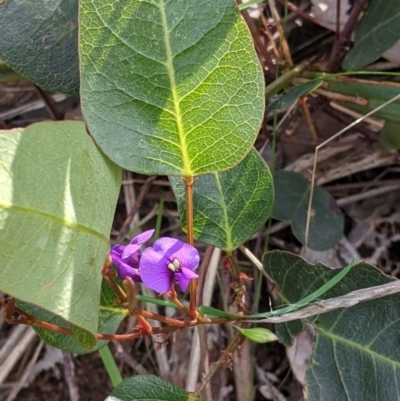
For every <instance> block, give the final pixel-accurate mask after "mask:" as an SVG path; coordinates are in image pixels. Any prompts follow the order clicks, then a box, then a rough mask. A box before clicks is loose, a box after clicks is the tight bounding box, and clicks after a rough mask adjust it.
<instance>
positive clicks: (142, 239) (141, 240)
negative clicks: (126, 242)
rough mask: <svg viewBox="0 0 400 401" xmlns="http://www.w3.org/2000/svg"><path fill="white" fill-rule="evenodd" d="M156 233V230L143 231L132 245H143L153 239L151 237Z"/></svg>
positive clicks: (134, 238) (134, 239)
mask: <svg viewBox="0 0 400 401" xmlns="http://www.w3.org/2000/svg"><path fill="white" fill-rule="evenodd" d="M154 231H155V230H147V231H143V232H142V233H141V234H139V235H137V236H136V237H133V238H132V241H131V242H130V243H131V244H133V245H143V244H144V243H145V242H147V241H148V240H149V239H150V238H151V236H152V235H153V234H154Z"/></svg>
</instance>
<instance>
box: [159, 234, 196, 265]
mask: <svg viewBox="0 0 400 401" xmlns="http://www.w3.org/2000/svg"><path fill="white" fill-rule="evenodd" d="M153 247H154V250H155V251H156V252H159V253H161V254H164V255H165V257H166V258H167V259H168V260H169V261H170V262H172V261H173V260H174V259H177V260H178V261H179V263H180V265H181V266H183V267H186V268H187V269H190V270H196V269H197V268H198V267H199V263H200V256H199V253H198V252H197V249H196V248H195V247H194V246H192V245H189V244H186V243H185V242H182V241H179V240H177V239H175V238H168V237H164V238H160V239H158V240H157V241H156V242H155V243H154V245H153Z"/></svg>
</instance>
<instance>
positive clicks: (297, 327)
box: [264, 251, 400, 401]
mask: <svg viewBox="0 0 400 401" xmlns="http://www.w3.org/2000/svg"><path fill="white" fill-rule="evenodd" d="M264 266H265V270H266V272H267V274H268V275H269V276H270V277H271V278H272V280H273V281H275V282H276V284H277V286H278V293H279V297H280V301H281V302H282V303H284V304H290V303H293V302H296V301H298V300H299V299H302V298H303V297H304V296H305V295H307V294H309V293H312V292H313V291H314V290H316V289H317V288H319V287H321V286H322V285H323V284H324V283H326V282H327V281H328V280H329V279H331V278H332V277H333V276H334V275H335V274H337V271H336V270H335V269H330V268H327V267H326V266H323V265H320V264H319V265H316V266H312V265H310V264H308V263H307V262H306V261H305V260H304V259H302V258H300V257H299V256H296V255H293V254H290V253H287V252H281V251H274V252H270V253H267V254H266V256H265V258H264ZM391 280H392V279H391V278H389V277H387V276H386V275H384V274H383V273H382V272H380V271H379V270H378V269H377V268H375V267H374V266H371V265H368V264H366V263H359V264H358V265H356V266H354V267H353V268H352V269H351V270H350V272H349V273H348V274H347V275H346V276H345V277H344V278H343V279H342V280H341V281H340V282H339V283H338V284H337V285H335V286H334V287H332V288H331V289H330V290H329V291H327V292H326V293H325V294H324V295H323V296H322V298H324V299H328V298H332V297H337V296H340V295H344V294H347V293H349V292H351V291H354V290H357V289H362V288H369V287H373V286H377V285H381V284H385V283H388V282H389V281H391ZM399 305H400V295H399V294H395V295H391V296H388V297H385V298H380V299H376V300H372V301H368V302H364V303H361V304H359V305H356V306H354V307H351V308H347V309H338V310H336V311H334V312H330V313H325V314H322V315H320V316H318V317H317V318H315V317H313V318H310V319H306V320H303V321H295V322H290V323H287V324H281V325H278V326H277V334H278V335H279V336H280V337H281V338H282V339H283V340H284V342H285V343H290V340H291V336H293V335H296V334H298V333H299V332H300V331H301V330H302V329H303V328H304V325H305V324H306V323H308V324H312V325H313V327H314V329H315V333H316V340H315V344H314V350H313V355H312V359H311V361H310V366H309V369H308V371H307V375H306V379H307V395H308V398H307V399H308V400H309V401H317V400H318V401H320V400H324V401H331V400H332V401H359V400H363V401H364V400H365V401H377V400H385V401H392V400H393V401H398V400H399V399H400V382H399V377H400V346H399V344H400V342H399V335H398V333H399V330H400V307H399Z"/></svg>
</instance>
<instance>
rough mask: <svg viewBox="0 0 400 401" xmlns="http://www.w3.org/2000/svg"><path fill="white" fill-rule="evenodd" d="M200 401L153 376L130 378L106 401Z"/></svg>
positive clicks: (116, 388)
mask: <svg viewBox="0 0 400 401" xmlns="http://www.w3.org/2000/svg"><path fill="white" fill-rule="evenodd" d="M197 400H198V401H200V400H199V398H197V397H194V396H193V395H191V394H188V393H187V392H186V391H184V390H182V389H180V388H179V387H176V386H174V385H173V384H171V383H170V382H167V381H166V380H163V379H161V378H160V377H157V376H152V375H139V376H133V377H129V378H128V379H126V380H124V381H123V382H122V383H121V384H120V385H118V386H117V387H115V389H114V390H113V391H112V392H111V394H110V395H109V396H108V397H107V398H106V399H105V401H197Z"/></svg>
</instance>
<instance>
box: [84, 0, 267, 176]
mask: <svg viewBox="0 0 400 401" xmlns="http://www.w3.org/2000/svg"><path fill="white" fill-rule="evenodd" d="M79 19H80V21H79V24H80V42H79V45H80V63H81V100H82V110H83V114H84V116H85V119H86V121H87V123H88V126H89V130H90V133H91V134H92V135H93V137H94V138H95V140H96V141H97V143H98V144H99V146H100V147H101V148H102V149H103V151H104V152H105V153H106V154H107V155H108V156H109V157H110V158H111V159H112V160H114V161H115V162H116V163H117V164H118V165H120V166H122V167H124V168H126V169H128V170H133V171H136V172H141V173H144V174H167V175H179V176H191V175H198V174H204V173H208V172H213V171H220V170H226V169H228V168H231V167H233V166H234V165H236V164H238V163H239V162H240V161H241V160H242V159H243V158H244V157H245V156H246V154H247V153H248V152H249V151H250V149H251V146H252V144H253V142H254V140H255V138H256V136H257V133H258V130H259V128H260V125H261V122H262V119H263V115H264V108H265V104H264V103H265V101H264V78H263V73H262V69H261V67H260V64H259V61H258V58H257V55H256V53H255V51H254V47H253V42H252V39H251V35H250V32H249V30H248V28H247V26H246V24H245V23H244V21H243V20H242V19H241V18H240V17H239V12H238V9H237V7H236V6H235V2H234V1H233V0H202V1H193V0H174V1H167V0H160V1H157V2H154V1H151V2H148V1H142V0H119V1H117V2H116V1H115V0H81V2H80V14H79Z"/></svg>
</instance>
